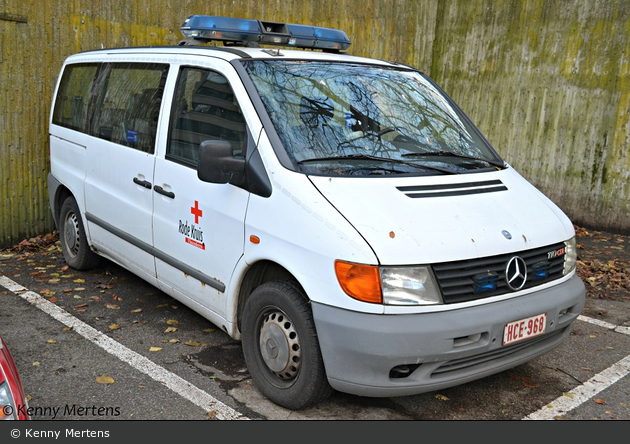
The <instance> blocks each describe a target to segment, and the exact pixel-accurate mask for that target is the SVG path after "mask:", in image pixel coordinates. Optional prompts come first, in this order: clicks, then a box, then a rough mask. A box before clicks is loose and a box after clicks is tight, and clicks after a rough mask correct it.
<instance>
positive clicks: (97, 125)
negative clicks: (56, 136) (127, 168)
mask: <svg viewBox="0 0 630 444" xmlns="http://www.w3.org/2000/svg"><path fill="white" fill-rule="evenodd" d="M167 72H168V65H166V64H155V63H103V64H77V65H69V66H68V67H67V68H66V69H65V70H64V74H63V77H62V79H61V83H60V86H59V91H58V93H57V98H56V100H55V108H54V110H53V119H52V121H53V123H54V124H56V125H60V126H63V127H66V128H70V129H73V130H77V131H81V132H83V133H86V134H89V135H91V136H94V137H98V138H100V139H105V140H109V141H111V142H115V143H118V144H121V145H125V146H128V147H131V148H135V149H139V150H141V151H144V152H147V153H153V152H154V151H155V134H156V131H157V122H158V117H159V113H160V104H161V103H162V96H163V93H164V83H165V81H166V75H167Z"/></svg>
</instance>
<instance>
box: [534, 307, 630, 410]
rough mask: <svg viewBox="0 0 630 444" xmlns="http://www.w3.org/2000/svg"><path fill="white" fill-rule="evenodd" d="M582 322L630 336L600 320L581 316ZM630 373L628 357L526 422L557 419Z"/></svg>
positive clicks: (625, 329) (564, 395)
mask: <svg viewBox="0 0 630 444" xmlns="http://www.w3.org/2000/svg"><path fill="white" fill-rule="evenodd" d="M578 319H579V320H580V321H584V322H588V323H591V324H595V325H599V326H600V327H604V328H607V329H609V330H613V331H615V332H617V333H623V334H626V335H630V328H628V327H622V326H618V325H615V324H611V323H608V322H604V321H600V320H599V319H593V318H589V317H586V316H579V317H578ZM629 373H630V356H626V357H625V358H623V359H622V360H620V361H618V362H616V363H614V364H613V365H611V366H610V367H608V368H607V369H605V370H604V371H602V372H601V373H598V374H597V375H595V376H593V377H592V378H591V379H589V380H588V381H586V382H585V383H584V384H582V385H580V386H577V387H576V388H574V389H573V390H571V391H570V392H568V393H566V394H563V395H562V396H560V397H559V398H557V399H556V400H554V401H551V402H550V403H549V404H547V405H546V406H545V407H543V408H542V409H540V410H538V411H536V412H534V413H532V414H530V415H527V416H526V417H525V418H523V419H524V420H528V419H535V420H549V419H555V418H557V417H560V416H562V415H564V414H565V413H567V412H569V411H571V410H573V409H575V408H576V407H578V406H580V405H582V404H584V403H585V402H586V401H588V400H589V399H591V398H592V397H593V396H595V395H597V394H598V393H599V392H601V391H602V390H604V389H606V388H608V387H610V386H611V385H613V384H614V383H615V382H617V381H619V380H620V379H621V378H623V377H624V376H627V375H628V374H629Z"/></svg>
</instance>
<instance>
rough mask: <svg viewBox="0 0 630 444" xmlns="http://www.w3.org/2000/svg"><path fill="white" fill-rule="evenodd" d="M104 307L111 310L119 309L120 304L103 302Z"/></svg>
mask: <svg viewBox="0 0 630 444" xmlns="http://www.w3.org/2000/svg"><path fill="white" fill-rule="evenodd" d="M105 307H107V308H109V309H111V310H120V305H116V304H105Z"/></svg>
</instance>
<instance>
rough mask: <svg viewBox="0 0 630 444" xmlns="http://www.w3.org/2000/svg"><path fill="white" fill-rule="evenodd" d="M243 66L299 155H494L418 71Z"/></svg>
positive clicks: (290, 149) (308, 65) (274, 64)
mask: <svg viewBox="0 0 630 444" xmlns="http://www.w3.org/2000/svg"><path fill="white" fill-rule="evenodd" d="M245 66H246V69H247V71H248V72H249V74H250V75H251V77H252V80H253V81H254V84H255V85H256V88H257V89H258V91H259V93H260V96H261V97H262V98H263V101H264V103H265V106H266V108H267V111H268V113H269V115H270V117H271V120H272V121H273V123H274V126H275V128H276V131H277V133H278V135H279V137H280V139H281V141H282V143H283V145H284V147H285V149H286V150H287V152H288V154H289V156H290V157H291V158H292V159H293V160H294V161H301V160H305V159H312V158H320V157H321V158H323V157H333V156H346V155H349V154H370V155H376V156H382V157H389V158H397V159H398V158H401V156H402V155H403V154H405V153H409V152H412V153H413V152H431V151H451V152H455V153H458V154H465V155H468V156H471V157H480V156H481V157H486V158H493V154H491V153H490V152H489V149H488V148H487V147H486V146H485V145H484V143H483V142H482V141H480V140H479V139H478V138H477V136H476V135H475V134H474V132H473V131H472V130H471V128H469V127H468V124H467V123H464V120H463V119H462V118H460V116H459V115H458V113H457V112H456V111H455V110H454V109H453V107H452V106H451V105H450V103H449V102H448V100H447V99H446V98H445V97H444V96H442V94H440V92H439V91H438V90H437V89H436V88H435V87H434V86H433V85H431V84H430V83H429V82H428V81H427V80H426V79H424V78H423V77H422V76H421V75H420V74H419V73H416V72H409V71H398V70H392V69H387V68H381V67H375V66H366V65H356V64H350V63H344V64H341V63H324V62H322V63H317V62H295V61H275V60H274V61H269V62H267V61H252V62H247V63H246V64H245ZM394 130H395V131H394ZM386 132H387V133H389V132H391V135H390V137H386V135H385V133H386ZM397 135H402V136H405V137H406V139H404V140H405V143H402V142H400V143H398V142H397V140H399V139H396V136H397ZM412 142H413V143H412ZM435 161H439V160H435Z"/></svg>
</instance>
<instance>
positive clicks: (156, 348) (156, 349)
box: [149, 347, 162, 352]
mask: <svg viewBox="0 0 630 444" xmlns="http://www.w3.org/2000/svg"><path fill="white" fill-rule="evenodd" d="M160 350H162V347H151V348H150V349H149V351H151V352H159V351H160Z"/></svg>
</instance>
